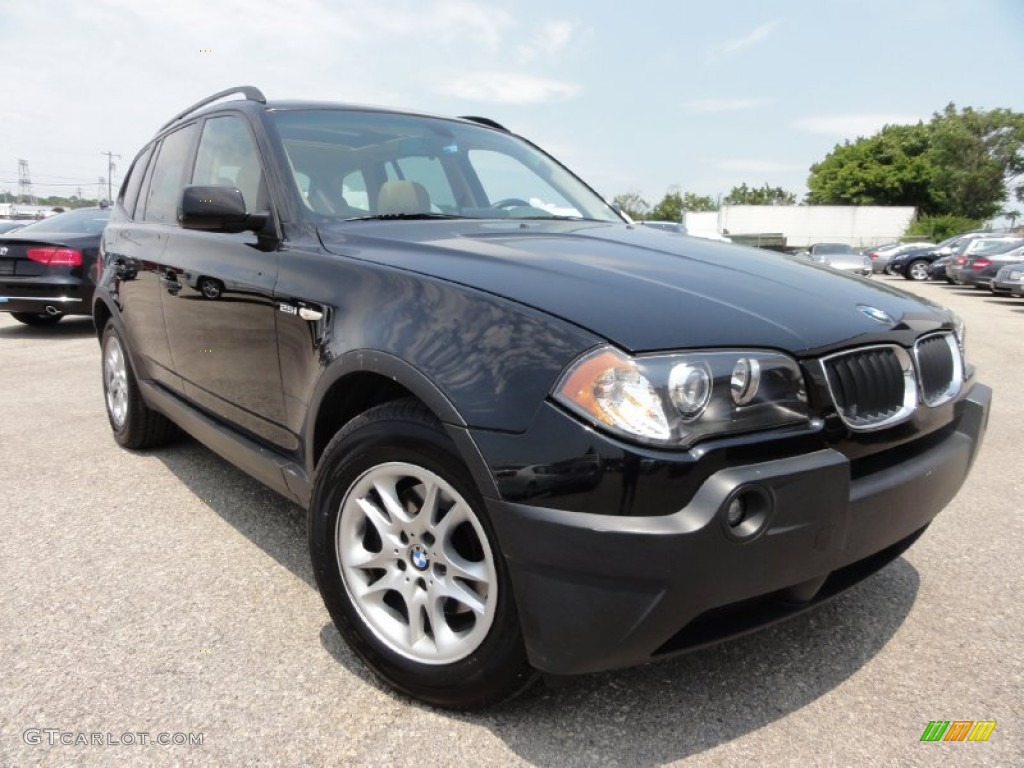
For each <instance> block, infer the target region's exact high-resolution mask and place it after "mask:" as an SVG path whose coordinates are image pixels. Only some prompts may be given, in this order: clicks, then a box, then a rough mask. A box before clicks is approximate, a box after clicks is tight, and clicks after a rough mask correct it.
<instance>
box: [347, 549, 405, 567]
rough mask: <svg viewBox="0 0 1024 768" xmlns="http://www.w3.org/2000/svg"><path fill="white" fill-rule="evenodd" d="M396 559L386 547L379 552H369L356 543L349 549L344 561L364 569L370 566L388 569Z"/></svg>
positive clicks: (393, 565) (393, 564)
mask: <svg viewBox="0 0 1024 768" xmlns="http://www.w3.org/2000/svg"><path fill="white" fill-rule="evenodd" d="M397 559H398V558H397V556H396V555H395V554H394V552H388V551H387V550H386V549H382V550H381V551H380V552H371V551H370V550H368V549H366V548H365V547H363V546H362V544H361V543H358V544H356V545H355V546H353V547H352V548H351V549H349V551H348V556H347V557H346V558H345V562H346V563H347V564H348V565H350V566H352V567H353V568H363V569H364V570H369V569H371V568H379V569H384V570H390V569H391V568H394V567H395V562H396V561H397Z"/></svg>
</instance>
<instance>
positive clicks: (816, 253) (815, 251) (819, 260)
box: [807, 243, 871, 277]
mask: <svg viewBox="0 0 1024 768" xmlns="http://www.w3.org/2000/svg"><path fill="white" fill-rule="evenodd" d="M807 254H808V256H809V257H810V260H811V261H813V262H815V263H816V264H826V265H828V266H830V267H833V268H835V269H838V270H840V271H842V272H850V273H852V274H854V275H862V276H863V277H871V259H870V258H868V257H867V256H865V255H864V254H862V253H861V252H860V251H858V250H855V249H854V248H853V246H851V245H847V244H846V243H815V244H814V245H812V246H811V247H810V249H809V250H808V251H807Z"/></svg>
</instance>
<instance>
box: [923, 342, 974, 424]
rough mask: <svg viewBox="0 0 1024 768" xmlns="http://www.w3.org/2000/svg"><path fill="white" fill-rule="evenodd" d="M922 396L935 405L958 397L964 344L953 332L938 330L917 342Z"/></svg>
mask: <svg viewBox="0 0 1024 768" xmlns="http://www.w3.org/2000/svg"><path fill="white" fill-rule="evenodd" d="M914 358H915V361H916V362H917V375H918V380H919V382H920V385H921V399H922V400H924V402H925V403H926V404H927V405H928V406H930V407H932V408H934V407H935V406H938V405H942V404H943V403H945V402H948V401H949V400H952V399H953V398H954V397H956V395H957V393H958V392H959V391H960V385H961V384H962V382H963V363H962V362H961V359H960V347H959V345H958V344H957V341H956V337H955V336H953V334H951V333H938V334H934V335H932V336H925V337H923V338H921V339H918V340H917V343H916V344H915V345H914Z"/></svg>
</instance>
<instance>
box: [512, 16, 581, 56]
mask: <svg viewBox="0 0 1024 768" xmlns="http://www.w3.org/2000/svg"><path fill="white" fill-rule="evenodd" d="M575 33H576V25H575V24H573V23H572V22H571V21H548V22H545V23H544V24H542V25H541V27H540V29H538V30H537V33H536V34H535V35H534V36H533V37H532V38H531V39H530V40H529V41H528V42H526V43H524V44H523V45H520V46H519V58H520V60H521V61H523V62H528V61H532V60H533V59H535V58H537V57H539V56H543V57H552V56H556V55H558V54H559V53H561V52H562V51H563V50H565V48H566V47H567V46H568V45H569V43H570V42H571V41H572V39H573V36H574V35H575Z"/></svg>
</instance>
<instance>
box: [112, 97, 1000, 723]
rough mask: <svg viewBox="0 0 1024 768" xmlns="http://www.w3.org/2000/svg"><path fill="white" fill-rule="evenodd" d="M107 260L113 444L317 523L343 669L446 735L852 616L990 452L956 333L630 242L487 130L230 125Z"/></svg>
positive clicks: (851, 298) (175, 169) (164, 180)
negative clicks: (374, 681)
mask: <svg viewBox="0 0 1024 768" xmlns="http://www.w3.org/2000/svg"><path fill="white" fill-rule="evenodd" d="M232 95H237V96H240V97H241V98H235V99H228V98H227V97H229V96H232ZM101 257H102V261H103V265H104V271H103V275H102V279H101V282H100V285H99V287H98V289H97V292H96V297H95V302H94V317H95V321H96V327H97V329H98V332H99V337H100V342H101V346H102V370H103V387H104V395H105V402H106V408H107V412H108V416H109V420H110V424H111V427H112V429H113V433H114V436H115V438H116V439H117V441H118V442H119V443H120V444H121V445H123V446H125V447H128V448H146V447H153V446H156V445H157V444H159V443H161V442H163V441H166V440H168V439H169V438H171V437H172V436H173V435H174V433H175V432H176V431H177V428H181V429H183V430H185V431H186V432H188V433H190V434H191V435H193V436H194V437H196V438H197V439H199V440H200V441H202V442H203V443H205V444H206V445H207V446H209V447H210V448H211V449H212V450H213V451H215V452H217V453H219V454H221V455H222V456H224V457H226V458H227V459H229V460H230V461H232V462H233V463H235V464H236V465H237V466H239V467H240V468H242V469H243V470H244V471H246V472H248V473H249V474H251V475H252V476H253V477H255V478H257V479H258V480H260V481H262V482H263V483H265V484H266V485H268V486H270V487H271V488H273V489H275V490H276V491H278V492H280V493H281V494H283V495H284V496H286V497H288V498H289V499H292V500H294V501H295V502H297V503H299V504H301V505H303V506H305V507H306V508H308V511H309V512H308V514H309V518H308V528H309V546H310V552H311V557H312V561H313V567H314V571H315V574H316V579H317V582H318V584H319V587H320V591H321V593H322V595H323V599H324V602H325V604H326V606H327V610H328V611H329V612H330V615H331V616H332V618H333V620H334V622H335V623H336V625H337V627H338V629H339V631H340V632H341V634H342V635H343V636H344V637H345V639H346V640H347V641H348V642H349V643H350V645H351V646H352V648H353V649H354V650H355V651H356V653H358V654H359V655H360V656H361V657H362V658H363V659H364V660H365V662H366V663H367V664H368V665H369V666H370V667H371V668H372V669H373V670H374V671H375V672H376V673H377V674H379V675H380V676H381V677H383V678H384V679H385V680H387V681H389V682H390V683H391V684H392V685H394V686H395V687H397V688H398V689H400V690H402V691H405V692H406V693H409V694H411V695H413V696H415V697H418V698H420V699H422V700H425V701H428V702H432V703H434V704H438V705H441V706H446V707H453V708H470V707H478V706H483V705H486V704H489V703H493V702H497V701H500V700H503V699H506V698H508V697H510V696H512V695H514V694H515V693H516V692H518V691H520V690H522V689H523V688H525V687H526V686H527V685H528V684H529V683H530V682H531V681H532V680H533V679H534V678H535V677H537V676H538V673H545V674H548V675H569V674H581V673H588V672H594V671H597V670H605V669H610V668H615V667H622V666H627V665H632V664H637V663H642V662H646V661H650V660H653V659H658V658H662V657H667V656H670V655H672V654H675V653H679V652H682V651H685V650H688V649H692V648H695V647H698V646H701V645H705V644H707V643H710V642H715V641H717V640H720V639H722V638H725V637H729V636H733V635H736V634H739V633H742V632H746V631H749V630H751V629H754V628H756V627H759V626H764V625H766V624H768V623H771V622H773V621H776V620H779V619H782V618H785V617H787V616H790V615H793V614H794V613H797V612H799V611H801V610H804V609H806V608H808V607H811V606H814V605H816V604H819V603H821V602H822V601H824V600H827V599H829V598H831V597H833V596H834V595H836V594H837V593H839V592H840V591H842V590H843V589H845V588H847V587H849V586H850V585H852V584H854V583H856V582H857V581H858V580H860V579H862V578H864V577H865V576H867V575H868V574H871V573H873V572H875V571H877V570H878V569H879V568H881V567H882V566H883V565H885V564H886V563H888V562H889V561H891V560H892V559H894V558H896V557H898V556H899V554H900V553H901V552H902V551H904V550H905V549H906V547H908V546H909V545H910V544H911V543H912V542H913V541H914V540H915V539H916V538H917V537H918V536H919V535H920V534H921V533H922V531H924V529H925V528H926V527H927V526H928V524H929V523H930V522H931V521H932V519H933V518H934V517H935V515H936V514H937V513H938V512H939V511H940V510H941V509H942V508H943V507H944V506H945V505H946V504H947V503H948V502H949V501H950V499H952V498H953V496H954V495H955V494H956V493H957V491H958V489H959V488H960V486H961V484H962V483H963V481H964V479H965V477H966V476H967V473H968V471H969V469H970V466H971V464H972V462H973V460H974V457H975V455H976V453H977V450H978V448H979V445H980V442H981V440H982V436H983V433H984V430H985V427H986V423H987V418H988V412H989V404H990V399H991V391H990V390H989V388H988V387H986V386H984V385H983V384H980V383H977V382H976V381H975V379H974V373H973V369H972V368H971V367H970V366H969V365H967V364H966V363H965V362H964V357H963V349H964V347H963V342H964V329H963V327H962V325H961V324H960V322H959V321H958V319H957V318H956V317H955V316H954V315H952V314H951V313H950V312H949V311H947V310H945V309H943V308H942V307H940V306H937V305H935V304H932V303H930V302H928V301H925V300H922V299H919V298H916V297H914V296H911V295H908V294H906V293H903V292H900V291H898V290H894V289H892V288H890V287H888V286H886V285H873V284H869V283H868V282H866V281H864V280H862V279H859V278H856V277H852V276H847V275H843V274H839V273H837V272H836V271H835V270H831V269H828V268H826V267H818V266H815V265H807V264H806V263H803V262H800V261H796V260H791V259H788V258H786V257H780V256H779V255H778V254H774V253H764V252H761V251H757V250H754V249H748V248H742V247H738V246H732V245H725V244H719V243H713V242H709V241H706V240H698V239H692V238H688V237H680V236H679V235H675V234H666V233H663V232H659V231H656V230H652V229H650V228H645V227H637V226H633V225H632V224H631V223H630V222H629V221H628V220H626V219H624V218H623V217H622V216H620V215H619V214H618V213H617V212H616V210H614V209H613V208H612V207H611V206H609V205H608V204H607V203H606V202H605V201H604V200H603V199H601V197H599V196H598V195H597V194H595V193H594V192H593V191H592V190H591V189H590V188H589V187H587V186H586V185H585V184H584V183H583V182H582V181H580V180H579V179H578V178H576V177H575V176H574V175H573V174H572V173H570V172H569V171H568V170H567V169H566V168H565V167H564V166H563V165H561V164H560V163H558V162H557V161H556V160H554V159H553V158H551V157H550V156H549V155H547V154H545V153H544V152H543V151H541V150H540V149H538V148H537V147H536V146H534V145H533V144H531V143H530V142H528V141H526V140H524V139H522V138H520V137H518V136H515V135H513V134H512V133H510V132H509V131H508V130H506V129H505V128H503V127H502V126H500V125H498V124H497V123H495V122H493V121H491V120H487V119H484V118H476V117H470V118H459V119H446V118H439V117H432V116H427V115H421V114H413V113H409V112H402V111H393V110H386V109H377V108H367V107H359V106H347V105H339V104H319V103H295V102H276V103H270V102H267V101H266V99H265V98H264V96H263V95H262V93H260V92H259V91H258V90H257V89H255V88H252V87H241V88H237V89H232V90H230V91H224V92H222V93H219V94H216V95H215V96H212V97H210V98H209V99H206V100H204V101H202V102H200V103H199V104H196V105H195V106H193V107H191V108H189V109H187V110H185V111H184V112H182V113H180V114H179V115H177V116H176V117H175V118H174V119H173V120H171V121H170V122H169V123H167V124H166V125H165V126H164V127H163V128H162V129H161V130H160V131H159V132H158V133H157V135H156V137H155V138H154V139H153V140H152V141H151V142H150V143H149V144H148V145H147V146H146V147H145V148H144V149H143V150H142V151H141V152H140V153H139V154H138V156H137V157H136V158H135V160H134V163H133V165H132V167H131V170H130V172H129V173H128V175H127V177H126V179H125V182H124V185H123V188H122V189H121V191H120V196H119V197H118V200H117V203H116V205H115V207H114V211H113V214H112V216H111V220H110V223H109V225H108V226H107V228H106V230H105V233H104V236H103V243H102V253H101Z"/></svg>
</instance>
